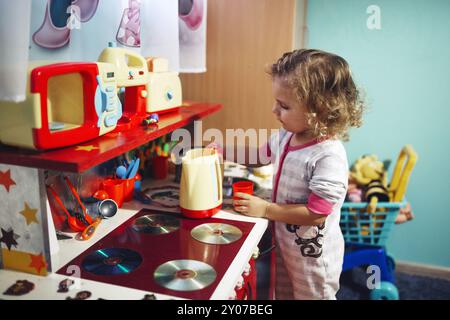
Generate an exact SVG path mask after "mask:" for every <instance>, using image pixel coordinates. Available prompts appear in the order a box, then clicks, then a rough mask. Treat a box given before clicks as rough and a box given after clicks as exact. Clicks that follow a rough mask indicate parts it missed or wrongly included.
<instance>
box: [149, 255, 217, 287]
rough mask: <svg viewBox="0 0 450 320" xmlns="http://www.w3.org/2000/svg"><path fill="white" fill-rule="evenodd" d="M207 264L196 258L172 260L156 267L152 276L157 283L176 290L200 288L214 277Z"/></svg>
mask: <svg viewBox="0 0 450 320" xmlns="http://www.w3.org/2000/svg"><path fill="white" fill-rule="evenodd" d="M216 276H217V274H216V271H215V270H214V268H213V267H211V266H210V265H209V264H207V263H204V262H201V261H197V260H172V261H168V262H166V263H163V264H162V265H160V266H159V267H158V268H156V270H155V272H154V273H153V277H154V279H155V281H156V283H158V284H159V285H161V286H163V287H164V288H167V289H172V290H177V291H194V290H200V289H203V288H205V287H207V286H209V285H210V284H211V283H213V282H214V280H215V279H216Z"/></svg>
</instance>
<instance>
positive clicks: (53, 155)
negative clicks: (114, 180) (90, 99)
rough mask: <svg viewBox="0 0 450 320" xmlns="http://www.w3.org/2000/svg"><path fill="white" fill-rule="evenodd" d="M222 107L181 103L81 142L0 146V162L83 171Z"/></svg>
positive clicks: (211, 104) (67, 170) (218, 105)
mask: <svg viewBox="0 0 450 320" xmlns="http://www.w3.org/2000/svg"><path fill="white" fill-rule="evenodd" d="M221 108H222V105H220V104H214V103H197V102H188V101H186V102H184V103H183V105H182V106H181V107H180V108H179V110H178V111H176V112H169V113H165V114H163V115H161V116H160V117H159V121H158V123H155V124H152V125H151V126H138V127H135V128H131V129H129V130H126V131H122V132H118V133H117V132H113V133H108V134H105V135H103V136H101V137H98V138H96V139H93V140H90V141H87V142H85V143H83V144H81V145H77V146H72V147H67V148H62V149H56V150H50V151H45V152H38V151H32V150H25V149H19V148H15V147H9V146H5V145H1V146H0V163H4V164H12V165H18V166H25V167H33V168H40V169H50V170H60V171H66V172H83V171H85V170H87V169H90V168H92V167H94V166H96V165H99V164H101V163H103V162H105V161H108V160H110V159H113V158H115V157H117V156H119V155H121V154H123V153H125V152H127V151H130V150H132V149H134V148H137V147H139V146H141V145H143V144H145V143H147V142H149V141H151V140H154V139H156V138H158V137H161V136H163V135H165V134H168V133H170V132H172V131H174V130H176V129H178V128H181V127H183V126H186V125H188V124H189V123H191V122H193V121H195V120H200V119H202V118H204V117H206V116H208V115H209V114H212V113H215V112H217V111H219V110H220V109H221Z"/></svg>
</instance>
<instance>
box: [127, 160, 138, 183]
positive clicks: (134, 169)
mask: <svg viewBox="0 0 450 320" xmlns="http://www.w3.org/2000/svg"><path fill="white" fill-rule="evenodd" d="M139 163H140V159H136V161H135V162H134V164H133V167H132V168H131V171H130V172H129V174H128V175H127V178H128V179H130V178H133V177H134V176H135V175H136V173H137V171H138V170H139Z"/></svg>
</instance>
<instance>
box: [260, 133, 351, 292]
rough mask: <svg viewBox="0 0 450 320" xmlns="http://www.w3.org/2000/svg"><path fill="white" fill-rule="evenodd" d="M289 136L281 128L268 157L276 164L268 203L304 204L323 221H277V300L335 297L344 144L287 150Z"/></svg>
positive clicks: (340, 253)
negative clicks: (301, 223) (314, 223)
mask: <svg viewBox="0 0 450 320" xmlns="http://www.w3.org/2000/svg"><path fill="white" fill-rule="evenodd" d="M292 136H293V134H292V133H291V132H287V131H286V130H284V129H280V131H279V132H278V133H277V134H274V135H272V137H271V138H270V141H269V142H268V144H267V146H268V148H267V153H268V155H269V156H270V158H271V161H272V163H273V164H274V172H275V174H276V176H275V177H274V179H273V191H272V201H273V202H275V203H278V204H305V205H307V207H308V209H309V210H310V211H312V212H315V213H318V214H326V215H327V219H326V220H325V222H324V224H322V225H320V226H299V225H291V224H287V223H283V222H278V221H276V222H275V240H276V244H277V249H276V250H277V259H276V261H277V263H276V268H277V271H276V298H277V299H283V300H288V299H335V297H336V292H337V291H338V289H339V277H340V274H341V271H342V263H343V256H344V238H343V236H342V233H341V229H340V227H339V219H340V209H341V206H342V203H343V202H344V199H345V195H346V192H347V185H348V162H347V155H346V152H345V149H344V146H343V144H342V142H340V141H339V140H325V141H322V142H317V141H314V142H310V143H307V144H304V145H301V146H289V142H290V139H291V138H292Z"/></svg>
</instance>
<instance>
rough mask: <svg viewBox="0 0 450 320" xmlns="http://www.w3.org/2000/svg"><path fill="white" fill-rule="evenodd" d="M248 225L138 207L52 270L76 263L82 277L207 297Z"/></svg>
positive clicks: (244, 235) (174, 294)
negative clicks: (127, 216) (128, 217)
mask: <svg viewBox="0 0 450 320" xmlns="http://www.w3.org/2000/svg"><path fill="white" fill-rule="evenodd" d="M205 226H206V228H205ZM210 226H213V227H214V228H215V230H213V229H211V228H209V227H210ZM253 226H254V223H251V222H245V221H238V220H225V219H218V218H210V219H187V218H184V217H182V216H181V215H179V214H176V213H167V212H161V211H156V210H151V209H142V210H140V211H139V212H138V213H137V214H136V215H134V216H133V217H131V218H130V219H128V220H127V221H125V222H124V223H122V224H121V225H120V226H119V227H117V228H116V229H115V230H113V231H112V232H110V233H109V234H108V235H107V236H106V237H104V238H103V239H101V240H100V241H98V242H97V243H95V244H94V245H93V246H91V247H89V248H88V249H87V250H86V251H84V252H83V253H81V254H80V255H78V256H77V257H76V258H74V259H73V260H72V261H70V262H69V263H67V264H66V265H65V266H63V267H62V268H61V269H60V270H58V271H57V273H58V274H62V275H68V274H70V272H69V273H67V270H70V269H71V268H73V266H79V267H80V270H81V274H80V276H81V278H82V279H88V280H93V281H98V282H103V283H109V284H114V285H118V286H122V287H127V288H134V289H140V290H144V291H149V292H154V293H159V294H165V295H169V296H176V297H180V298H187V299H210V298H211V295H212V294H213V292H214V291H215V290H216V287H217V285H218V284H219V282H220V281H221V280H222V278H223V276H224V274H225V273H226V272H227V270H228V268H229V266H230V265H231V263H232V262H233V260H234V259H235V257H236V255H237V253H238V252H239V250H240V249H241V247H242V245H243V243H244V242H245V240H246V239H247V237H248V235H249V233H250V232H251V230H252V228H253ZM205 230H210V231H211V232H208V231H205ZM230 230H232V231H230ZM234 230H236V231H234ZM199 237H200V238H199ZM212 242H216V243H212Z"/></svg>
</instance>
